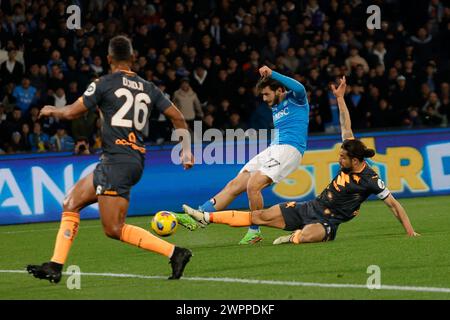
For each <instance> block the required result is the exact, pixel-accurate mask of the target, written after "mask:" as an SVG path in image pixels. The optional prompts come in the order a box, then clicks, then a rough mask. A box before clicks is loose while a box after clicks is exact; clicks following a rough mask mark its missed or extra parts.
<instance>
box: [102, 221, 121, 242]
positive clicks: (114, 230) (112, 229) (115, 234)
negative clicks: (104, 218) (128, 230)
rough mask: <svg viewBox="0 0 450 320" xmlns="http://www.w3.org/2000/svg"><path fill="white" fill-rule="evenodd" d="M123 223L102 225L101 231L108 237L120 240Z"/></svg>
mask: <svg viewBox="0 0 450 320" xmlns="http://www.w3.org/2000/svg"><path fill="white" fill-rule="evenodd" d="M122 228H123V224H107V225H103V231H104V232H105V235H106V236H107V237H108V238H111V239H116V240H120V237H121V236H122Z"/></svg>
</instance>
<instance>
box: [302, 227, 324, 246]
mask: <svg viewBox="0 0 450 320" xmlns="http://www.w3.org/2000/svg"><path fill="white" fill-rule="evenodd" d="M324 237H325V232H324V231H323V230H321V229H319V228H313V229H311V230H305V229H303V232H302V235H301V242H303V243H313V242H320V241H322V240H323V238H324Z"/></svg>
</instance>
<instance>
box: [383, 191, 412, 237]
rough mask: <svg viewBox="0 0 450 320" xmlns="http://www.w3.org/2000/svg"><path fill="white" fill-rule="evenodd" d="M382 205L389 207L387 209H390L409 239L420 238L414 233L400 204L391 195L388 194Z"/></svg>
mask: <svg viewBox="0 0 450 320" xmlns="http://www.w3.org/2000/svg"><path fill="white" fill-rule="evenodd" d="M384 203H385V204H386V205H387V206H388V207H389V209H391V211H392V213H393V214H394V216H395V217H396V218H397V219H398V221H400V223H401V224H402V226H403V228H404V229H405V231H406V233H407V234H408V236H410V237H417V236H420V234H418V233H416V232H415V231H414V228H413V226H412V225H411V222H410V221H409V218H408V215H407V214H406V211H405V209H404V208H403V207H402V205H401V204H400V202H398V201H397V200H396V199H395V198H394V197H393V196H392V194H390V195H389V196H388V197H387V198H386V199H384Z"/></svg>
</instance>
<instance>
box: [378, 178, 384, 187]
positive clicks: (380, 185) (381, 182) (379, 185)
mask: <svg viewBox="0 0 450 320" xmlns="http://www.w3.org/2000/svg"><path fill="white" fill-rule="evenodd" d="M378 187H380V189H384V188H386V185H385V184H384V182H383V180H381V179H378Z"/></svg>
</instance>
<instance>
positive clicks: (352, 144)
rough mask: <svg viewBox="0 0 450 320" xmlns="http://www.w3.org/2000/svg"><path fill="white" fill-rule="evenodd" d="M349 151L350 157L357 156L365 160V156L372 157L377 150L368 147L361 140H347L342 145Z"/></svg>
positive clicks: (360, 159)
mask: <svg viewBox="0 0 450 320" xmlns="http://www.w3.org/2000/svg"><path fill="white" fill-rule="evenodd" d="M341 148H342V149H344V150H345V151H347V154H348V156H349V157H350V158H356V159H358V160H359V161H363V160H364V158H372V157H373V156H374V155H375V150H373V149H369V148H367V147H366V146H365V145H364V143H362V141H361V140H357V139H354V140H345V141H344V143H343V144H342V146H341Z"/></svg>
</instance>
